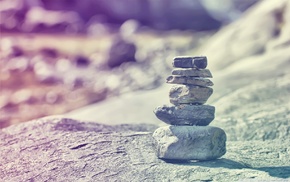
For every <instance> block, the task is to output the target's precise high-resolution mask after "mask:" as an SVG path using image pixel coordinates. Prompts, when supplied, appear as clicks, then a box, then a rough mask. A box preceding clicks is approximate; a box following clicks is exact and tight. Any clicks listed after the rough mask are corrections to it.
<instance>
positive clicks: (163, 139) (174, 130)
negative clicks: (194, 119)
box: [153, 126, 226, 160]
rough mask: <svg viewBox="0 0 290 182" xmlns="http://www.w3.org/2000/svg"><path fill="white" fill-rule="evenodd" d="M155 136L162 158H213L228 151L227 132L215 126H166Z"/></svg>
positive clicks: (155, 133)
mask: <svg viewBox="0 0 290 182" xmlns="http://www.w3.org/2000/svg"><path fill="white" fill-rule="evenodd" d="M153 138H154V139H155V141H156V143H155V147H156V151H157V157H158V158H161V159H169V160H213V159H217V158H219V157H221V156H223V155H224V154H225V153H226V133H225V132H224V131H223V130H222V129H220V128H217V127H213V126H165V127H160V128H158V129H157V130H155V132H154V133H153Z"/></svg>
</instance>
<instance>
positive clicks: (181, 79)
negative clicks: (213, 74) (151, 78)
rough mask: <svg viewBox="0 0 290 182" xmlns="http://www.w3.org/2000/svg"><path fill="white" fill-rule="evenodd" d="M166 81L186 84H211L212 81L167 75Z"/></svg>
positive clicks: (205, 85)
mask: <svg viewBox="0 0 290 182" xmlns="http://www.w3.org/2000/svg"><path fill="white" fill-rule="evenodd" d="M166 83H170V84H187V85H197V86H203V87H208V86H213V82H212V81H210V80H209V79H204V78H196V77H187V76H169V77H167V79H166Z"/></svg>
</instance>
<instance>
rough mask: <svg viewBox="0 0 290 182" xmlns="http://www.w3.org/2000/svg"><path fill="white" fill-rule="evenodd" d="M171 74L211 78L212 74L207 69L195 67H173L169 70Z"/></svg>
mask: <svg viewBox="0 0 290 182" xmlns="http://www.w3.org/2000/svg"><path fill="white" fill-rule="evenodd" d="M171 74H172V75H180V76H196V77H202V78H212V74H211V72H210V71H209V70H208V69H201V70H199V69H196V68H175V69H174V70H172V72H171Z"/></svg>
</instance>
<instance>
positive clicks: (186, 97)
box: [169, 85, 213, 105]
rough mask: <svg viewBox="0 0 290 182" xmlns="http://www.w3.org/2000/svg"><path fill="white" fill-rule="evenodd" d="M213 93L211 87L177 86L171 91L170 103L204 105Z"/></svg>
mask: <svg viewBox="0 0 290 182" xmlns="http://www.w3.org/2000/svg"><path fill="white" fill-rule="evenodd" d="M212 93H213V89H212V88H210V87H200V86H191V85H176V86H173V87H172V88H171V89H170V92H169V98H170V102H171V103H172V104H174V105H179V104H204V103H205V102H206V101H207V99H208V98H209V97H210V96H211V94H212Z"/></svg>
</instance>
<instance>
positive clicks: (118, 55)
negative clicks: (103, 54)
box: [107, 37, 137, 68]
mask: <svg viewBox="0 0 290 182" xmlns="http://www.w3.org/2000/svg"><path fill="white" fill-rule="evenodd" d="M136 51H137V47H136V45H135V44H134V43H132V42H129V41H126V40H124V39H123V38H122V37H116V38H115V40H113V43H112V46H111V47H110V50H109V52H108V55H109V57H108V60H107V65H108V67H109V68H115V67H118V66H120V65H121V64H123V63H125V62H136V59H135V53H136Z"/></svg>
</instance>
